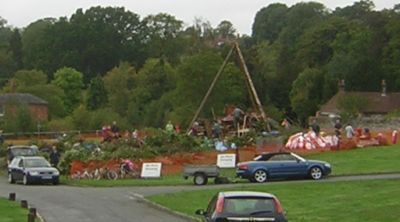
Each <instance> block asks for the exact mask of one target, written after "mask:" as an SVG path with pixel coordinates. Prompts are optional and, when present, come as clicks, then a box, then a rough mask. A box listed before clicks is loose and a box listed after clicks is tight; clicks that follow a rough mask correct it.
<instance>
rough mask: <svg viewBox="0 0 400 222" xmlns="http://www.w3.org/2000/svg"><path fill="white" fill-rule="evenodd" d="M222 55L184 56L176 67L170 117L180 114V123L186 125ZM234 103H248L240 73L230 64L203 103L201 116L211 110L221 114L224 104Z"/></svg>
mask: <svg viewBox="0 0 400 222" xmlns="http://www.w3.org/2000/svg"><path fill="white" fill-rule="evenodd" d="M222 62H223V60H222V58H221V56H220V55H218V54H217V53H214V52H204V53H201V54H198V55H195V56H192V57H190V58H187V60H185V61H184V62H183V63H182V64H181V65H180V66H179V67H178V76H177V82H176V84H177V87H176V89H175V90H174V91H173V92H172V94H173V95H171V97H172V98H173V99H172V102H173V111H172V112H173V113H172V114H170V115H171V116H179V117H180V120H181V123H182V124H183V125H185V124H188V122H189V121H190V118H191V117H192V116H193V115H194V113H195V110H196V109H197V108H198V106H199V105H200V102H201V100H202V99H203V96H204V95H205V94H206V92H207V90H208V88H209V87H210V85H211V82H212V80H213V79H214V77H215V74H216V73H217V71H218V69H219V68H220V66H221V65H222ZM231 102H233V103H235V105H239V104H240V105H247V104H248V103H247V101H246V86H245V84H244V82H243V74H241V73H240V70H239V69H238V68H237V67H236V66H234V65H233V64H229V65H228V66H227V67H226V68H225V70H224V73H223V74H222V76H221V79H219V81H218V82H217V84H216V86H215V89H214V90H213V92H212V94H211V96H210V98H209V99H208V102H207V104H206V106H205V107H204V108H203V115H204V116H206V117H211V116H212V115H211V114H212V113H211V110H212V109H214V110H215V111H216V113H218V114H220V113H222V111H223V108H224V106H225V105H226V104H227V103H231Z"/></svg>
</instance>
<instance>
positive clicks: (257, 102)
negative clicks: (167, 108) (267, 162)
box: [186, 42, 271, 133]
mask: <svg viewBox="0 0 400 222" xmlns="http://www.w3.org/2000/svg"><path fill="white" fill-rule="evenodd" d="M233 51H236V53H237V55H238V57H239V63H240V65H241V68H242V70H243V72H244V75H245V77H246V78H245V80H246V86H247V89H248V91H249V94H250V99H251V102H252V104H253V107H254V108H255V109H256V110H258V112H259V113H261V117H262V119H263V120H264V121H267V115H266V114H265V112H264V109H263V107H262V104H261V102H260V99H259V98H258V94H257V91H256V88H255V87H254V84H253V80H252V79H251V76H250V73H249V70H248V69H247V66H246V63H245V61H244V58H243V54H242V51H241V50H240V47H239V44H238V43H237V42H235V43H234V44H233V46H232V48H231V50H230V51H229V53H228V55H227V56H226V58H225V60H224V62H223V63H222V66H221V67H220V68H219V70H218V72H217V74H216V75H215V77H214V80H213V81H212V83H211V86H210V88H208V91H207V93H206V95H205V96H204V98H203V100H202V101H201V103H200V106H199V108H198V109H197V110H196V113H195V114H194V116H193V119H192V121H191V122H190V124H189V127H188V129H187V131H186V132H187V133H188V132H189V131H190V128H191V127H192V125H193V123H194V122H195V121H196V119H197V118H198V117H199V114H200V112H201V110H202V109H203V107H204V104H205V103H206V101H207V99H208V97H209V96H210V94H211V92H212V90H213V89H214V86H215V84H216V82H217V80H218V78H219V77H220V76H221V74H222V72H223V71H224V69H225V66H226V64H228V61H229V59H230V58H231V56H232V53H233ZM267 126H268V130H269V131H271V130H270V126H269V124H267Z"/></svg>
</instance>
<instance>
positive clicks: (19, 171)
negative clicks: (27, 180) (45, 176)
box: [14, 159, 24, 180]
mask: <svg viewBox="0 0 400 222" xmlns="http://www.w3.org/2000/svg"><path fill="white" fill-rule="evenodd" d="M14 170H15V171H14V175H15V179H16V180H22V177H23V175H24V160H23V159H20V160H19V161H18V164H17V166H16V167H15V169H14Z"/></svg>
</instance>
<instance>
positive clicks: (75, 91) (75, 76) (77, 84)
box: [52, 67, 83, 113]
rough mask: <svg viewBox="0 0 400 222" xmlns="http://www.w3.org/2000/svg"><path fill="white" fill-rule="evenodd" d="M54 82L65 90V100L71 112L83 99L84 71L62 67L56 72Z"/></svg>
mask: <svg viewBox="0 0 400 222" xmlns="http://www.w3.org/2000/svg"><path fill="white" fill-rule="evenodd" d="M52 84H54V85H56V86H58V87H60V88H61V89H62V90H63V91H64V93H65V96H64V97H63V102H64V105H65V108H66V110H67V113H71V112H72V111H73V110H74V108H76V107H77V106H78V105H79V103H80V101H81V97H82V95H81V94H82V87H83V75H82V73H80V72H78V71H76V70H75V69H73V68H68V67H64V68H61V69H59V70H57V72H56V73H55V74H54V80H53V81H52Z"/></svg>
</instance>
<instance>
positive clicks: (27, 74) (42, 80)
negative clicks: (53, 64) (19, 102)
mask: <svg viewBox="0 0 400 222" xmlns="http://www.w3.org/2000/svg"><path fill="white" fill-rule="evenodd" d="M13 79H14V80H15V83H16V84H17V86H18V87H19V88H22V87H28V86H32V85H44V84H47V76H46V74H45V73H44V72H42V71H40V70H19V71H17V72H16V73H15V74H14V78H13Z"/></svg>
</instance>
